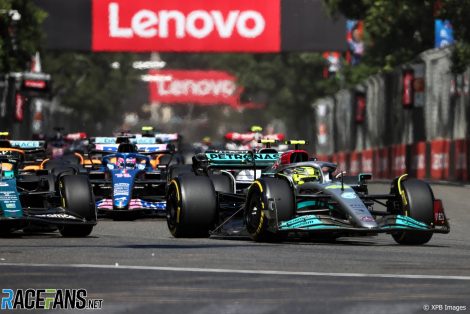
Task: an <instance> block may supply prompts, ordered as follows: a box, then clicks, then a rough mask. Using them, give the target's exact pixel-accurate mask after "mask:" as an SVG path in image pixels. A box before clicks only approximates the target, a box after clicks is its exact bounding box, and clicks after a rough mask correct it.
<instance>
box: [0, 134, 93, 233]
mask: <svg viewBox="0 0 470 314" xmlns="http://www.w3.org/2000/svg"><path fill="white" fill-rule="evenodd" d="M21 142H22V144H24V145H26V146H28V148H31V147H30V146H31V145H33V144H34V143H33V142H34V141H33V142H28V141H21ZM3 146H6V145H3ZM28 152H31V149H30V150H29V151H28V150H26V151H25V150H24V149H20V148H14V147H0V234H2V235H6V234H10V233H11V232H14V231H16V230H24V231H26V230H28V231H52V230H57V229H58V230H59V232H60V233H61V234H62V235H63V236H68V237H86V236H88V235H89V234H90V233H91V232H92V230H93V227H94V226H95V225H96V208H95V202H94V197H93V193H92V190H91V185H90V182H89V180H88V176H87V175H86V173H80V171H81V170H80V169H79V168H78V167H76V166H74V165H70V164H65V163H64V164H63V165H56V166H55V167H54V168H52V169H50V170H46V169H44V170H23V169H22V168H23V163H24V161H25V155H27V154H28Z"/></svg>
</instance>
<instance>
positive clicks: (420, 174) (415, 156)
mask: <svg viewBox="0 0 470 314" xmlns="http://www.w3.org/2000/svg"><path fill="white" fill-rule="evenodd" d="M410 146H411V147H410V148H411V149H410V159H411V167H410V168H411V169H410V171H409V174H410V175H411V176H413V177H415V178H418V179H423V178H425V177H426V162H427V160H426V142H418V143H416V144H411V145H410Z"/></svg>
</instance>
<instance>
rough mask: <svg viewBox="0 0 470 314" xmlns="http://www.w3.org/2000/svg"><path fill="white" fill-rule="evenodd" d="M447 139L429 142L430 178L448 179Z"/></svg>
mask: <svg viewBox="0 0 470 314" xmlns="http://www.w3.org/2000/svg"><path fill="white" fill-rule="evenodd" d="M449 153H450V141H449V140H435V141H432V142H431V178H432V179H436V180H448V179H449Z"/></svg>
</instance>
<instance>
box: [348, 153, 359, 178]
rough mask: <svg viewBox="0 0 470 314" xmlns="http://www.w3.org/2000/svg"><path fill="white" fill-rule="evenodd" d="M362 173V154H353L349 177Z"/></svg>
mask: <svg viewBox="0 0 470 314" xmlns="http://www.w3.org/2000/svg"><path fill="white" fill-rule="evenodd" d="M360 172H361V153H360V152H351V154H350V157H349V175H351V176H355V175H358V174H359V173H360Z"/></svg>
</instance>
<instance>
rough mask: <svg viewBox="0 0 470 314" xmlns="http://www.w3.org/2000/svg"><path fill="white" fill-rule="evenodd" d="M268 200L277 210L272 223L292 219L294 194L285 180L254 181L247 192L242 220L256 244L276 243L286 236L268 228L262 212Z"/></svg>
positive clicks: (263, 179) (266, 218)
mask: <svg viewBox="0 0 470 314" xmlns="http://www.w3.org/2000/svg"><path fill="white" fill-rule="evenodd" d="M270 199H273V200H274V202H275V206H276V209H277V221H273V222H272V223H274V224H276V223H278V222H281V221H285V220H289V219H292V218H293V217H294V210H295V204H294V194H293V191H292V188H291V186H290V184H289V182H288V181H287V180H284V179H277V178H262V179H259V180H257V181H255V182H254V183H253V184H252V186H251V188H250V190H249V192H248V198H247V202H246V206H245V213H244V220H245V225H246V229H247V231H248V233H249V234H250V236H251V238H252V239H253V240H255V241H258V242H278V241H282V240H284V239H285V238H286V236H287V234H286V233H284V232H282V233H281V232H276V233H274V232H272V231H270V230H269V228H268V227H269V223H270V221H269V219H268V217H267V216H266V214H265V212H264V211H265V210H266V209H267V208H268V206H269V205H268V200H270ZM273 216H275V213H273ZM271 219H276V217H274V218H271Z"/></svg>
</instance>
